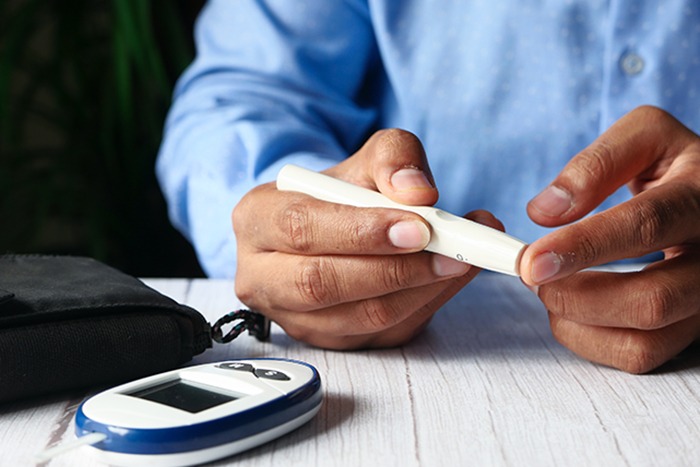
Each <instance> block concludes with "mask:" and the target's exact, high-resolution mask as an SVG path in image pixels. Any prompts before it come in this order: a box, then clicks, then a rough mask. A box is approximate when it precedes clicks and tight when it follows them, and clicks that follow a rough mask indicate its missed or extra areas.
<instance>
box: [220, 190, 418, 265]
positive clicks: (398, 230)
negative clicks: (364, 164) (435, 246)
mask: <svg viewBox="0 0 700 467" xmlns="http://www.w3.org/2000/svg"><path fill="white" fill-rule="evenodd" d="M233 226H234V231H235V234H236V237H237V239H238V242H239V244H241V245H248V246H252V247H254V248H257V249H259V250H262V251H283V252H286V253H295V254H303V255H330V254H334V255H345V254H346V255H368V254H399V253H408V252H416V251H421V250H423V249H424V248H425V246H426V245H427V244H428V242H429V241H430V229H429V226H428V224H427V223H426V221H425V220H424V219H423V218H422V217H420V216H419V215H417V214H414V213H411V212H407V211H402V210H395V209H373V208H356V207H353V206H347V205H342V204H335V203H329V202H325V201H320V200H317V199H315V198H313V197H311V196H308V195H304V194H301V193H294V192H281V191H278V190H277V189H276V188H275V187H274V185H273V184H266V185H262V186H259V187H257V188H255V189H253V190H252V191H251V192H249V193H248V195H246V196H245V197H244V198H243V199H242V200H241V202H240V203H239V204H238V205H237V206H236V208H235V209H234V212H233Z"/></svg>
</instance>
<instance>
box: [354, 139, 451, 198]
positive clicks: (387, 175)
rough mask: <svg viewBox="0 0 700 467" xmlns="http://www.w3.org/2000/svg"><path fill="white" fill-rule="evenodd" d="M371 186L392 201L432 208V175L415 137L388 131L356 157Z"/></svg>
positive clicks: (436, 195)
mask: <svg viewBox="0 0 700 467" xmlns="http://www.w3.org/2000/svg"><path fill="white" fill-rule="evenodd" d="M356 155H357V156H358V157H359V158H361V159H362V161H363V163H362V164H361V165H362V166H363V167H364V168H365V170H366V172H365V175H366V177H367V178H368V179H370V180H371V183H372V184H373V185H374V187H375V188H376V189H377V190H378V191H379V192H381V193H382V194H384V195H385V196H387V197H389V198H391V199H392V200H393V201H396V202H398V203H402V204H408V205H422V206H432V205H433V204H435V203H436V202H437V200H438V190H437V188H436V187H435V182H434V180H433V175H432V174H431V172H430V167H429V165H428V159H427V157H426V155H425V150H424V149H423V145H422V144H421V142H420V140H419V139H418V137H416V136H415V135H414V134H412V133H409V132H407V131H403V130H398V129H390V130H382V131H379V132H377V133H375V134H374V135H373V136H372V137H371V138H370V139H369V140H368V141H367V143H366V144H365V145H364V146H363V147H362V148H361V149H360V150H359V151H358V153H357V154H356Z"/></svg>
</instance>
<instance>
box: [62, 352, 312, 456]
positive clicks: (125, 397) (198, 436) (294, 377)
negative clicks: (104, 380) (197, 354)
mask: <svg viewBox="0 0 700 467" xmlns="http://www.w3.org/2000/svg"><path fill="white" fill-rule="evenodd" d="M321 402H322V392H321V379H320V377H319V374H318V372H317V371H316V369H315V368H314V367H312V366H311V365H309V364H307V363H303V362H299V361H294V360H286V359H247V360H236V361H225V362H218V363H210V364H205V365H198V366H193V367H189V368H184V369H179V370H174V371H170V372H166V373H162V374H159V375H155V376H150V377H147V378H143V379H140V380H137V381H133V382H131V383H127V384H123V385H121V386H117V387H114V388H112V389H109V390H106V391H104V392H101V393H99V394H97V395H95V396H93V397H91V398H90V399H88V400H86V401H85V402H83V403H82V404H81V406H80V407H79V408H78V411H77V413H76V416H75V430H76V435H77V436H78V437H79V438H83V437H93V438H94V441H93V442H94V444H92V445H91V446H85V447H84V448H83V449H89V450H90V451H91V452H92V454H93V455H94V456H95V457H96V458H97V459H98V460H100V461H102V462H105V463H107V464H111V465H125V466H126V465H152V466H182V465H194V464H201V463H205V462H210V461H212V460H215V459H220V458H222V457H226V456H229V455H232V454H235V453H238V452H241V451H244V450H246V449H250V448H252V447H254V446H257V445H259V444H262V443H265V442H267V441H270V440H272V439H274V438H277V437H278V436H281V435H283V434H285V433H287V432H289V431H292V430H293V429H295V428H297V427H299V426H300V425H302V424H304V423H306V422H307V421H309V420H310V419H311V418H313V416H314V415H315V414H316V413H317V412H318V410H319V409H320V407H321Z"/></svg>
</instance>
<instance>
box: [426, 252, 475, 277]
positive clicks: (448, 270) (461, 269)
mask: <svg viewBox="0 0 700 467" xmlns="http://www.w3.org/2000/svg"><path fill="white" fill-rule="evenodd" d="M469 268H471V265H469V264H467V263H464V262H462V261H457V260H456V259H452V258H450V257H448V256H443V255H438V254H435V255H433V272H434V273H435V274H436V275H437V276H441V277H445V276H461V275H462V274H464V273H466V272H467V271H468V270H469Z"/></svg>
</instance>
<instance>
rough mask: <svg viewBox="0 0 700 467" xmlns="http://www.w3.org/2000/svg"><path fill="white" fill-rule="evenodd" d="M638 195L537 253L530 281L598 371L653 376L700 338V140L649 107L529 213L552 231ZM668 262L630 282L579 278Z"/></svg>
mask: <svg viewBox="0 0 700 467" xmlns="http://www.w3.org/2000/svg"><path fill="white" fill-rule="evenodd" d="M624 184H627V186H628V187H629V189H630V190H631V191H632V193H633V194H634V197H633V198H632V199H631V200H630V201H628V202H626V203H623V204H620V205H618V206H616V207H614V208H612V209H609V210H607V211H605V212H602V213H599V214H597V215H595V216H591V217H589V218H586V219H584V220H581V221H579V222H577V223H574V224H571V225H569V226H566V227H563V228H561V229H559V230H557V231H555V232H553V233H551V234H549V235H547V236H545V237H543V238H541V239H539V240H538V241H536V242H534V243H533V244H532V245H530V246H529V247H528V248H527V249H526V251H525V253H524V255H523V259H522V261H521V269H520V270H521V274H522V278H523V280H524V281H525V282H526V283H527V284H530V285H531V286H540V287H539V290H538V295H539V297H540V299H541V300H542V301H543V302H544V304H545V306H546V307H547V309H548V310H549V318H550V322H551V326H552V331H553V333H554V335H555V336H556V338H557V339H558V340H559V341H560V342H561V343H562V344H564V345H565V346H567V347H569V348H570V349H571V350H573V351H574V352H576V353H578V354H580V355H582V356H583V357H585V358H588V359H590V360H592V361H595V362H600V363H603V364H605V365H610V366H613V367H616V368H620V369H623V370H625V371H628V372H631V373H643V372H647V371H650V370H652V369H654V368H656V367H657V366H659V365H661V364H662V363H664V362H666V361H667V360H669V359H670V358H672V357H674V356H675V355H677V354H678V353H679V352H680V351H681V350H683V349H684V348H686V347H687V346H688V345H690V344H691V343H692V342H693V341H696V340H697V339H698V338H700V138H699V137H698V135H696V134H694V133H693V132H691V131H690V130H689V129H687V128H686V127H684V126H683V125H682V124H681V123H680V122H678V121H677V120H675V119H674V118H673V117H671V116H670V115H669V114H667V113H665V112H664V111H662V110H659V109H656V108H653V107H643V108H639V109H637V110H635V111H633V112H631V113H629V114H628V115H627V116H625V117H623V118H622V119H620V120H619V121H618V122H617V123H616V124H615V125H613V126H612V127H611V128H610V129H609V130H608V131H607V132H605V133H604V134H603V135H602V136H600V137H599V138H598V139H597V140H596V141H595V142H594V143H593V144H592V145H591V146H590V147H588V148H587V149H585V150H584V151H583V152H581V153H580V154H578V155H577V156H576V157H575V158H573V159H572V160H571V162H570V163H569V164H568V165H567V166H566V167H565V168H564V170H563V171H562V172H561V173H560V174H559V176H558V177H557V178H556V179H555V180H554V181H553V182H552V184H551V185H550V186H549V187H548V188H546V189H545V190H544V191H543V192H542V193H541V194H540V195H539V196H538V197H536V198H535V199H534V200H533V201H531V203H530V205H529V206H528V213H529V215H530V217H531V218H532V219H533V220H535V221H536V222H538V223H539V224H543V225H546V226H560V225H564V224H567V223H570V222H573V221H576V220H578V219H580V218H581V217H582V216H584V215H585V214H587V213H588V212H590V211H591V210H592V209H593V208H594V207H595V206H597V205H598V204H600V203H601V202H602V201H603V199H604V198H605V197H607V196H608V195H609V194H611V193H612V192H613V191H615V190H616V189H617V188H619V187H620V186H622V185H624ZM656 251H663V253H664V259H663V260H662V261H659V262H657V263H654V264H651V265H649V266H648V267H647V268H646V269H645V270H644V271H642V272H639V273H631V274H613V273H603V272H577V271H581V270H582V269H584V268H588V267H590V266H596V265H601V264H603V263H606V262H609V261H613V260H619V259H622V258H634V257H638V256H641V255H644V254H647V253H652V252H656Z"/></svg>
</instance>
